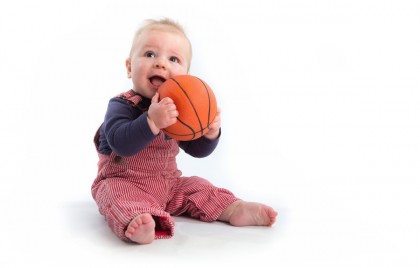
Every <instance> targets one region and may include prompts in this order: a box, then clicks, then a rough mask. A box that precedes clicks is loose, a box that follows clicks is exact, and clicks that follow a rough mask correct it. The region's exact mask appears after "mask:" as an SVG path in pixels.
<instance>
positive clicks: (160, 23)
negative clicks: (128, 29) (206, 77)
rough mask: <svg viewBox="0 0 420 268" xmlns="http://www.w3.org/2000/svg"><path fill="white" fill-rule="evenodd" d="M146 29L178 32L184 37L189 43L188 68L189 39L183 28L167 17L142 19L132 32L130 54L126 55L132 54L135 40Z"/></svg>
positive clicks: (189, 62) (190, 52) (190, 47)
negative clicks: (140, 24)
mask: <svg viewBox="0 0 420 268" xmlns="http://www.w3.org/2000/svg"><path fill="white" fill-rule="evenodd" d="M146 30H158V31H167V32H178V33H180V34H182V35H183V36H184V37H185V39H186V40H187V41H188V45H189V54H190V55H189V56H190V57H189V59H188V68H189V66H190V64H191V58H192V46H191V42H190V39H188V36H187V35H186V33H185V31H184V28H183V27H182V26H181V25H180V24H179V23H177V22H175V21H173V20H171V19H168V18H164V19H160V20H154V19H149V20H145V21H144V23H143V25H142V26H141V27H140V28H139V29H138V30H137V31H136V33H135V34H134V38H133V43H132V44H131V49H130V54H129V55H128V57H129V58H131V57H132V56H133V53H134V50H135V46H136V44H137V40H138V39H139V37H140V35H141V34H142V33H143V32H144V31H146Z"/></svg>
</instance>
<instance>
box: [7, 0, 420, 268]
mask: <svg viewBox="0 0 420 268" xmlns="http://www.w3.org/2000/svg"><path fill="white" fill-rule="evenodd" d="M163 17H169V18H172V19H174V20H177V21H178V22H179V23H181V24H182V25H184V27H185V29H186V32H187V33H188V35H189V37H190V39H191V41H192V43H193V49H194V56H193V61H192V68H191V74H193V75H196V76H199V77H201V78H202V79H204V80H205V81H206V82H208V84H209V85H210V86H211V87H212V88H213V90H214V91H215V93H216V96H217V99H218V101H219V104H220V107H221V108H222V121H223V123H222V124H223V136H222V141H221V142H220V144H219V147H218V149H217V150H216V152H215V153H214V154H213V155H211V156H210V157H208V158H205V159H192V158H190V157H187V156H186V155H184V154H181V155H180V157H179V159H178V162H179V167H180V168H181V169H182V170H183V172H184V174H186V175H193V174H196V175H200V176H202V177H205V178H207V179H209V180H211V181H212V182H213V183H214V184H216V185H218V186H221V187H226V188H229V189H230V190H232V191H233V192H234V193H235V194H236V195H238V196H239V197H242V198H244V199H246V200H250V201H259V202H264V203H267V204H269V205H271V206H273V207H274V208H275V209H276V210H278V212H279V217H278V222H277V223H276V224H275V225H274V226H273V227H272V228H263V227H246V228H234V227H230V226H228V225H226V224H222V223H212V224H208V223H201V222H197V221H193V220H190V219H186V218H176V233H175V237H173V238H172V239H169V240H157V241H155V242H154V243H152V244H151V245H147V246H136V245H128V244H126V243H123V242H121V241H119V240H118V239H117V238H116V237H115V236H114V235H113V234H112V233H111V231H110V230H109V229H108V227H107V226H106V224H105V222H104V220H103V218H102V217H101V216H100V215H99V213H98V212H97V208H96V205H95V203H94V201H93V199H92V198H91V196H90V185H91V183H92V181H93V179H94V177H95V172H96V161H97V156H96V152H95V149H94V146H93V142H92V139H93V134H94V132H95V131H96V129H97V127H98V126H99V124H100V123H101V121H102V119H103V116H104V113H105V109H106V106H107V102H108V100H109V98H111V97H113V96H114V95H116V94H118V93H120V92H122V91H124V90H127V89H129V88H130V81H129V80H128V79H127V78H126V72H125V66H124V61H125V58H126V56H127V54H128V52H129V49H130V45H131V39H132V36H133V33H134V31H135V30H136V28H137V26H138V25H139V24H141V23H142V22H143V20H144V19H148V18H154V19H158V18H163ZM419 48H420V2H419V1H416V0H412V1H405V0H395V1H390V0H389V1H386V0H384V1H379V0H378V1H375V0H351V1H350V0H348V1H347V0H343V1H332V0H330V1H328V0H318V1H315V0H287V1H283V0H273V1H264V0H261V1H246V0H242V1H226V0H221V1H220V0H212V1H190V0H185V1H170V0H168V1H160V0H154V1H138V0H135V1H122V0H120V1H105V0H101V1H99V0H98V1H87V0H83V1H77V0H71V1H45V0H37V1H29V0H25V1H19V0H16V1H3V0H2V1H1V2H0V90H1V98H0V102H1V103H0V109H1V110H0V122H1V139H0V149H1V151H0V155H1V156H0V157H1V158H0V163H1V175H0V176H1V182H0V183H1V185H0V217H1V221H0V266H1V267H18V266H19V267H122V266H123V265H124V266H128V265H129V266H131V267H144V266H142V265H148V266H147V267H149V266H150V265H153V267H164V266H172V265H173V267H180V266H181V265H182V266H185V267H200V266H204V267H210V266H211V267H215V266H218V265H220V267H228V265H229V266H232V265H233V266H234V267H241V266H243V265H249V266H250V267H251V266H257V267H264V266H265V267H420V259H419V252H420V217H419V207H420V206H419V204H420V194H419V192H420V182H419V180H420V141H419V140H420V139H419V137H420V83H419V80H420V49H419Z"/></svg>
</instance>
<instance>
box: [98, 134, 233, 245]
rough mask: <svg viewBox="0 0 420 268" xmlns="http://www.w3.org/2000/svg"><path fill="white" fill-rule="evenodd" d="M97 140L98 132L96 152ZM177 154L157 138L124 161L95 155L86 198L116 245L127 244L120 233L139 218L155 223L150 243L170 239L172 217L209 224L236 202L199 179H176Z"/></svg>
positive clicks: (176, 149)
mask: <svg viewBox="0 0 420 268" xmlns="http://www.w3.org/2000/svg"><path fill="white" fill-rule="evenodd" d="M98 136H99V131H98V132H97V133H96V136H95V143H96V146H98V144H97V141H98ZM178 152H179V147H178V144H177V142H176V141H174V140H167V139H165V135H164V134H163V133H160V135H159V136H158V137H156V138H155V139H154V140H153V142H152V143H151V144H150V145H149V146H148V147H146V148H145V149H143V150H142V151H140V152H138V153H137V154H135V155H133V156H130V157H121V156H118V155H116V154H115V153H114V152H112V153H111V154H110V155H104V154H100V153H98V155H99V162H98V175H97V177H96V179H95V180H94V182H93V185H92V196H93V198H94V199H95V201H96V203H97V205H98V208H99V212H100V213H101V214H102V215H104V216H105V220H106V221H107V223H108V225H109V226H110V228H111V229H112V230H113V232H114V233H115V234H116V235H117V236H118V237H119V238H120V239H122V240H125V241H129V239H128V238H127V237H125V234H124V233H125V230H126V228H127V226H128V224H129V223H130V222H131V220H132V219H133V218H135V217H136V216H137V215H139V214H141V213H150V214H151V215H152V216H153V218H154V219H155V222H156V231H155V238H156V239H161V238H170V237H172V236H173V234H174V224H175V223H174V220H173V218H172V216H179V215H183V214H188V215H190V216H191V217H193V218H196V219H199V220H201V221H205V222H211V221H215V220H217V218H218V217H219V216H220V215H221V213H222V212H223V210H225V209H226V207H228V206H229V205H230V204H231V203H233V202H234V201H236V200H238V198H236V197H235V196H234V195H233V194H232V193H231V192H230V191H228V190H226V189H222V188H218V187H215V186H213V185H212V184H211V183H210V182H208V181H207V180H205V179H203V178H200V177H196V176H193V177H184V176H182V174H181V171H179V170H178V168H177V164H176V156H177V154H178Z"/></svg>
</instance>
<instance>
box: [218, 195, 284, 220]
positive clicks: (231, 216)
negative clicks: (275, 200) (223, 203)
mask: <svg viewBox="0 0 420 268" xmlns="http://www.w3.org/2000/svg"><path fill="white" fill-rule="evenodd" d="M276 217H277V212H276V211H275V210H274V209H273V208H271V207H269V206H266V205H264V204H260V203H254V202H246V201H242V200H238V201H235V202H233V203H232V204H230V205H229V206H228V207H227V208H226V209H225V210H224V211H223V212H222V214H221V215H220V217H219V218H218V220H220V221H225V222H229V223H230V224H232V225H233V226H271V225H273V224H274V222H275V221H276Z"/></svg>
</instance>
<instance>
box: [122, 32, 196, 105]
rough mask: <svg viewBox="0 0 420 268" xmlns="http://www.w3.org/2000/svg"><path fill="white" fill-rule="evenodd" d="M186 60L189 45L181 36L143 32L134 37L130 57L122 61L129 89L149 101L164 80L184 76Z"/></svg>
mask: <svg viewBox="0 0 420 268" xmlns="http://www.w3.org/2000/svg"><path fill="white" fill-rule="evenodd" d="M190 60H191V53H190V44H189V42H188V40H187V39H186V38H185V37H184V36H183V35H182V34H181V33H178V32H175V31H163V30H146V31H145V32H143V33H141V35H140V36H139V37H138V39H137V42H136V44H135V48H134V51H133V53H132V56H131V58H129V59H127V61H126V66H127V73H128V77H129V78H131V79H132V81H133V90H134V91H136V92H137V93H139V94H140V95H142V96H144V97H147V98H152V97H153V96H154V95H155V93H156V91H157V89H158V88H159V86H160V85H161V84H162V83H163V82H164V81H166V80H167V79H169V78H171V77H173V76H175V75H180V74H187V73H188V68H189V63H190Z"/></svg>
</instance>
